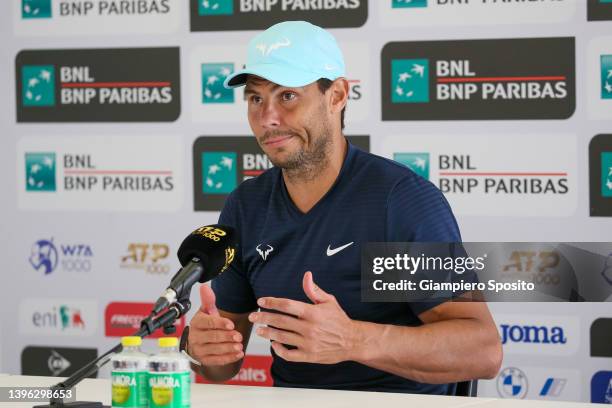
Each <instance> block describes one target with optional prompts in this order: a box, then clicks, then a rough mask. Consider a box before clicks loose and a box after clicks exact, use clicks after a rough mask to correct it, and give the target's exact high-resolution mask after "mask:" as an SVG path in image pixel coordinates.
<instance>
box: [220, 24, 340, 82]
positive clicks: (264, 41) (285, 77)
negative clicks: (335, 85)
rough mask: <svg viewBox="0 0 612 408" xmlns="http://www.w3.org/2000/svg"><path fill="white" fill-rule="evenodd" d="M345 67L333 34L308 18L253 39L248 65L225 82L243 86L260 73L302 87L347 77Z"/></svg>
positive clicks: (265, 77)
mask: <svg viewBox="0 0 612 408" xmlns="http://www.w3.org/2000/svg"><path fill="white" fill-rule="evenodd" d="M344 69H345V68H344V57H343V56H342V51H341V50H340V47H338V43H336V39H335V38H334V37H333V36H332V35H331V34H330V33H328V32H327V31H325V30H324V29H322V28H321V27H318V26H316V25H314V24H310V23H308V22H306V21H285V22H283V23H278V24H275V25H273V26H272V27H270V28H268V29H267V30H266V31H264V32H262V33H259V34H257V35H256V36H255V37H254V38H253V39H252V40H251V41H250V42H249V47H248V56H247V63H246V66H245V68H244V69H242V70H240V71H237V72H235V73H233V74H231V75H230V76H228V77H227V78H226V79H225V81H224V82H223V85H224V86H225V87H226V88H228V89H230V88H235V87H238V86H242V85H244V84H245V83H246V79H247V76H248V75H257V76H258V77H261V78H264V79H267V80H268V81H270V82H274V83H275V84H278V85H281V86H288V87H300V86H305V85H308V84H311V83H313V82H315V81H317V80H319V79H321V78H327V79H330V80H332V81H333V80H335V79H336V78H340V77H343V76H345V73H344Z"/></svg>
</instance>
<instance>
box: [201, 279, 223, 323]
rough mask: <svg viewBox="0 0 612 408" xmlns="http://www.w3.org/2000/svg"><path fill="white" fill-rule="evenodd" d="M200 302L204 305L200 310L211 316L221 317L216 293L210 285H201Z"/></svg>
mask: <svg viewBox="0 0 612 408" xmlns="http://www.w3.org/2000/svg"><path fill="white" fill-rule="evenodd" d="M200 301H201V302H202V305H201V306H200V310H201V311H202V312H204V313H207V314H209V315H211V316H219V310H217V305H216V304H215V303H216V298H215V292H213V290H212V288H211V287H210V286H208V285H205V284H202V285H200Z"/></svg>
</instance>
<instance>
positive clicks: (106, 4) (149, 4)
mask: <svg viewBox="0 0 612 408" xmlns="http://www.w3.org/2000/svg"><path fill="white" fill-rule="evenodd" d="M49 2H50V4H51V10H50V13H49V12H45V10H43V14H39V15H36V13H33V12H30V10H29V5H28V2H27V1H24V0H13V1H12V3H13V26H14V29H15V34H16V35H20V36H71V35H118V34H165V33H170V32H174V31H176V30H177V29H178V27H179V22H180V19H181V14H182V8H181V6H182V4H180V3H181V1H179V0H144V1H143V0H139V1H129V2H128V1H125V0H49ZM42 3H44V4H48V3H46V2H42ZM34 11H38V10H34Z"/></svg>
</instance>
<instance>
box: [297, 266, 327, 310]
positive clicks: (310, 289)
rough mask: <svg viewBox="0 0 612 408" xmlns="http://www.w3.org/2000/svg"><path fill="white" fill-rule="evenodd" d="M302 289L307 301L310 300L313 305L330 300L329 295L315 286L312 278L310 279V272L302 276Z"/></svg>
mask: <svg viewBox="0 0 612 408" xmlns="http://www.w3.org/2000/svg"><path fill="white" fill-rule="evenodd" d="M302 288H303V289H304V293H305V294H306V296H307V297H308V299H310V300H311V301H312V303H314V304H315V305H316V304H319V303H324V302H326V301H330V300H331V299H332V296H331V295H330V294H329V293H327V292H325V291H324V290H323V289H321V288H320V287H318V286H317V284H316V283H315V282H314V278H313V277H312V272H310V271H308V272H306V273H305V274H304V278H303V279H302Z"/></svg>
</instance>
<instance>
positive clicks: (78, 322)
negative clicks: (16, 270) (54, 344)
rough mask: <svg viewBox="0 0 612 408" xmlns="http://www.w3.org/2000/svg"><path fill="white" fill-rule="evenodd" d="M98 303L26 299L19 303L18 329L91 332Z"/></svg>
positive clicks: (55, 333)
mask: <svg viewBox="0 0 612 408" xmlns="http://www.w3.org/2000/svg"><path fill="white" fill-rule="evenodd" d="M97 327H98V307H97V303H96V302H95V301H92V300H84V299H64V298H57V299H25V300H23V301H21V303H20V305H19V330H20V332H21V333H22V334H30V335H40V336H92V335H94V334H95V333H96V329H97Z"/></svg>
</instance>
